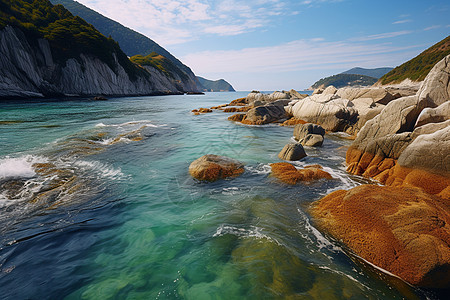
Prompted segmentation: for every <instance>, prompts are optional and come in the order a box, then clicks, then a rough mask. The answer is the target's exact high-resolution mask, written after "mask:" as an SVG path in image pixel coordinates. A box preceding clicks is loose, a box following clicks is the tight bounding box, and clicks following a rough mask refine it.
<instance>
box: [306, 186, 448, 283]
mask: <svg viewBox="0 0 450 300" xmlns="http://www.w3.org/2000/svg"><path fill="white" fill-rule="evenodd" d="M449 204H450V203H449V201H448V200H444V199H442V198H439V197H436V196H433V195H430V194H428V193H426V192H425V191H423V190H421V189H418V188H405V187H402V188H398V187H387V186H384V187H382V186H376V185H361V186H358V187H356V188H353V189H351V190H349V191H343V190H340V191H336V192H333V193H331V194H329V195H327V196H326V197H324V198H322V199H321V200H319V201H318V202H317V203H316V204H315V205H314V206H313V207H312V209H311V212H312V215H313V217H314V218H315V219H316V221H317V224H318V225H319V227H320V228H321V229H323V230H325V231H327V232H329V233H330V234H331V235H332V236H334V237H335V238H336V239H338V240H340V241H342V242H343V243H344V244H345V245H346V246H347V247H349V248H350V250H351V251H353V252H354V253H356V254H357V255H358V256H360V257H362V258H363V259H365V260H367V261H369V262H371V263H373V264H375V265H377V266H379V267H381V268H383V269H385V270H387V271H389V272H391V273H393V274H395V275H397V276H399V277H401V278H402V279H404V280H405V281H407V282H409V283H411V284H414V285H418V286H423V287H430V288H448V287H449V286H450V247H449V244H450V213H449Z"/></svg>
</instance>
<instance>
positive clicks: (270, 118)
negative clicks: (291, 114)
mask: <svg viewBox="0 0 450 300" xmlns="http://www.w3.org/2000/svg"><path fill="white" fill-rule="evenodd" d="M285 118H286V111H285V110H284V108H283V106H282V105H276V104H268V105H264V106H258V107H255V108H252V109H250V110H249V111H248V112H247V114H246V115H245V117H244V118H243V120H242V121H241V122H242V123H243V124H247V125H264V124H268V123H273V122H277V121H279V120H282V119H285Z"/></svg>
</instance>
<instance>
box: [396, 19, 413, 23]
mask: <svg viewBox="0 0 450 300" xmlns="http://www.w3.org/2000/svg"><path fill="white" fill-rule="evenodd" d="M409 22H412V20H411V19H405V20H398V21H395V22H393V23H392V24H405V23H409Z"/></svg>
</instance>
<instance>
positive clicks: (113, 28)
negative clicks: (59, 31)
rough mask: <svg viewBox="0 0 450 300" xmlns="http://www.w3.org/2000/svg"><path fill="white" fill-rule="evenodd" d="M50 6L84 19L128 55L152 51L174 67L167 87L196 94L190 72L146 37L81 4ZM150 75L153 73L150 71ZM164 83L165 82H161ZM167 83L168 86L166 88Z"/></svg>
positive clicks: (57, 0)
mask: <svg viewBox="0 0 450 300" xmlns="http://www.w3.org/2000/svg"><path fill="white" fill-rule="evenodd" d="M51 2H52V3H53V4H62V5H64V7H65V8H66V9H67V10H69V11H70V12H71V13H72V14H73V15H77V16H80V17H82V18H83V19H84V20H86V21H87V22H89V23H90V24H92V25H94V26H95V28H96V29H97V30H98V31H100V32H101V33H102V34H103V35H105V36H111V37H112V38H113V39H114V40H115V41H117V42H118V43H119V45H120V48H121V49H122V50H123V51H124V52H125V53H126V54H127V55H128V56H130V57H131V56H135V55H143V56H146V55H148V54H151V53H152V52H156V53H158V54H159V55H162V56H163V57H165V58H166V59H168V60H169V61H170V62H171V63H173V64H174V66H175V67H176V69H177V70H176V72H173V73H176V74H173V77H169V78H167V79H168V80H169V82H171V83H170V84H171V85H173V86H174V87H175V88H176V89H177V90H178V91H181V92H200V91H201V87H199V86H198V85H197V81H196V78H195V75H194V73H193V72H192V70H191V69H190V68H189V67H188V66H186V65H184V64H183V63H182V62H181V61H179V60H178V59H177V58H176V57H175V56H173V55H172V54H171V53H170V52H168V51H167V50H166V49H164V48H163V47H161V46H160V45H158V44H157V43H156V42H155V41H153V40H151V39H150V38H148V37H146V36H144V35H142V34H140V33H138V32H136V31H134V30H132V29H130V28H127V27H125V26H123V25H122V24H120V23H118V22H116V21H114V20H111V19H109V18H107V17H105V16H103V15H101V14H99V13H98V12H96V11H94V10H92V9H90V8H88V7H86V6H84V5H83V4H81V3H78V2H77V1H73V0H51ZM146 69H150V70H149V72H150V73H154V70H153V68H146ZM165 81H167V80H165ZM170 84H169V85H170Z"/></svg>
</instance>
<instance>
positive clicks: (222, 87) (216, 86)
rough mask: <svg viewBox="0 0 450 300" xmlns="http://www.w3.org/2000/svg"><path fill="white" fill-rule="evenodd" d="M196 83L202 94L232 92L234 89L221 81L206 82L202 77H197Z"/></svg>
mask: <svg viewBox="0 0 450 300" xmlns="http://www.w3.org/2000/svg"><path fill="white" fill-rule="evenodd" d="M197 79H198V82H199V83H200V85H201V88H202V89H203V91H204V92H224V91H225V92H234V91H235V90H234V88H233V87H232V86H231V84H229V83H228V82H226V81H225V80H223V79H219V80H208V79H205V78H203V77H200V76H197Z"/></svg>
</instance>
